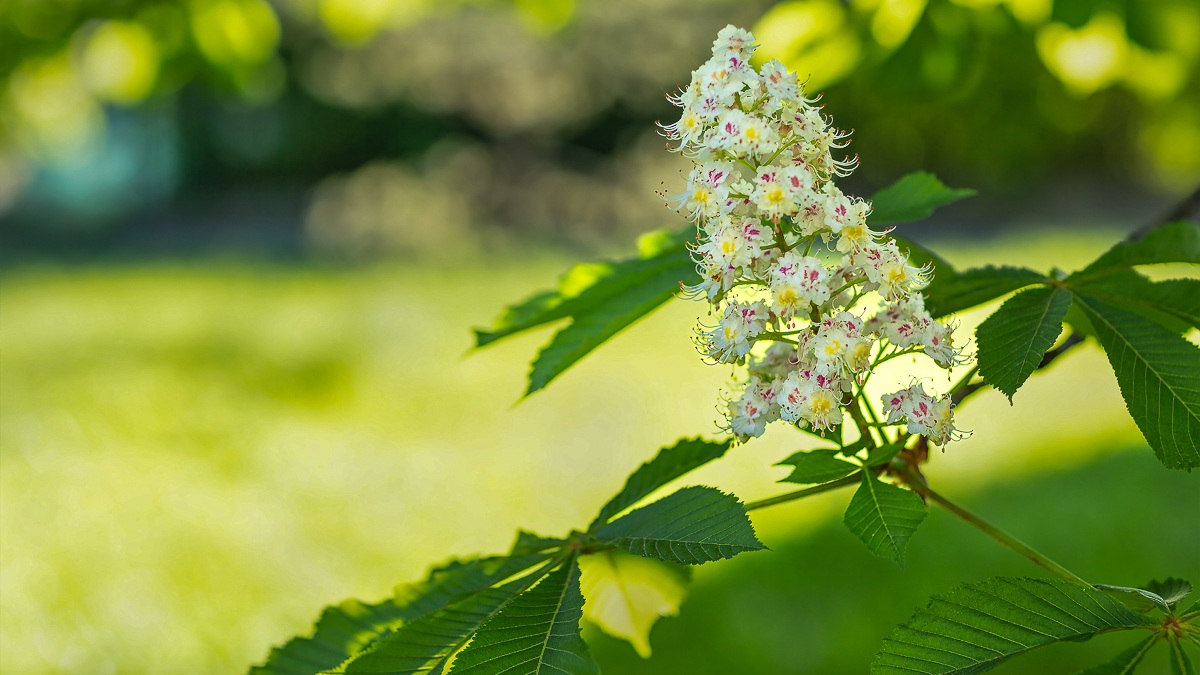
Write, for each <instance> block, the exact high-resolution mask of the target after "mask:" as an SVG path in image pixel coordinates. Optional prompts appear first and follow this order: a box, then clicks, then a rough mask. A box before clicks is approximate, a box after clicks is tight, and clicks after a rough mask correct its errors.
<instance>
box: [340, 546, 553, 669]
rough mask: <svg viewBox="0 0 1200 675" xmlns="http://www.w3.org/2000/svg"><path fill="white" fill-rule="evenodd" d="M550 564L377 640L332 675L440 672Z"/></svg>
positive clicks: (467, 596)
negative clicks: (347, 674) (489, 620)
mask: <svg viewBox="0 0 1200 675" xmlns="http://www.w3.org/2000/svg"><path fill="white" fill-rule="evenodd" d="M554 564H555V563H553V562H551V563H548V564H547V565H545V566H543V567H541V568H539V569H537V570H535V571H534V572H533V573H531V574H528V575H526V576H524V577H522V578H520V579H516V580H513V581H510V582H508V583H506V584H504V585H501V586H493V587H490V588H486V589H483V590H480V591H477V592H475V593H469V594H465V595H460V596H456V598H455V600H454V602H452V603H450V604H448V605H447V606H446V607H444V608H443V609H440V610H438V611H436V612H433V613H431V614H426V615H425V616H422V617H420V618H418V619H416V620H415V621H412V622H409V623H406V624H404V625H403V626H401V627H400V628H397V629H396V630H394V631H392V632H391V633H389V634H387V635H385V636H383V637H381V638H379V639H378V640H376V641H375V642H373V643H372V644H371V645H370V646H369V647H367V648H366V649H364V650H363V651H361V652H359V653H358V654H357V655H356V656H354V657H353V658H351V659H350V660H349V661H346V662H345V663H343V664H342V665H341V666H340V667H338V668H336V669H334V670H331V671H328V672H331V673H338V674H342V673H373V674H375V675H415V674H425V673H429V674H430V675H438V674H440V673H443V672H445V670H446V666H447V665H448V664H449V662H450V659H451V658H452V657H453V656H454V654H455V653H456V652H457V651H458V650H459V649H460V648H461V647H462V646H463V645H464V644H466V642H467V641H468V640H470V639H471V637H472V636H473V635H475V631H477V630H479V628H480V627H481V626H482V625H483V624H484V622H486V621H487V620H488V619H490V618H492V617H493V616H495V615H496V614H497V613H498V612H499V611H500V610H501V609H503V608H504V607H505V605H507V604H508V603H509V602H510V601H512V600H513V599H514V598H515V597H517V596H518V594H520V593H522V592H524V591H526V590H528V589H529V588H530V587H531V586H533V585H534V584H535V583H537V582H538V581H539V580H540V579H542V577H544V576H545V575H546V574H547V573H548V572H549V571H550V569H549V568H550V567H551V566H553V565H554Z"/></svg>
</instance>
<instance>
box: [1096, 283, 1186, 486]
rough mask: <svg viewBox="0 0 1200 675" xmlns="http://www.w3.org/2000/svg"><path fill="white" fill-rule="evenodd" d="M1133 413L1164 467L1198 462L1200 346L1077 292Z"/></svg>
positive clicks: (1129, 313) (1182, 467)
mask: <svg viewBox="0 0 1200 675" xmlns="http://www.w3.org/2000/svg"><path fill="white" fill-rule="evenodd" d="M1075 302H1077V303H1079V306H1080V307H1081V308H1082V309H1083V311H1084V313H1085V314H1086V315H1087V317H1088V320H1089V322H1090V323H1091V324H1092V328H1093V330H1094V331H1095V333H1096V338H1097V339H1098V340H1099V341H1100V344H1101V345H1102V346H1103V347H1104V351H1105V352H1106V353H1107V355H1108V361H1109V363H1110V364H1112V367H1113V371H1114V372H1115V373H1116V375H1117V383H1118V384H1119V385H1120V387H1121V396H1122V397H1123V398H1124V399H1125V405H1126V407H1127V408H1128V409H1129V414H1130V415H1131V416H1132V417H1133V421H1134V422H1136V423H1137V425H1138V428H1139V429H1141V430H1142V434H1143V435H1144V436H1145V437H1146V441H1147V442H1149V444H1150V447H1152V448H1153V449H1154V454H1155V455H1157V456H1158V460H1159V461H1160V462H1162V463H1163V465H1164V466H1166V467H1168V468H1172V469H1188V470H1190V469H1192V468H1193V467H1197V466H1200V347H1197V346H1196V345H1194V344H1192V343H1191V342H1188V341H1187V340H1185V339H1184V338H1182V337H1180V336H1178V335H1176V334H1174V333H1172V332H1170V331H1168V330H1167V329H1165V328H1163V327H1161V326H1159V325H1158V324H1155V323H1151V322H1149V321H1146V320H1144V319H1143V318H1142V317H1140V316H1138V315H1137V314H1133V313H1132V312H1128V311H1126V310H1123V309H1120V308H1118V307H1115V306H1113V305H1109V304H1106V303H1104V302H1101V301H1100V300H1097V299H1095V298H1091V297H1088V296H1086V295H1082V294H1079V293H1076V294H1075Z"/></svg>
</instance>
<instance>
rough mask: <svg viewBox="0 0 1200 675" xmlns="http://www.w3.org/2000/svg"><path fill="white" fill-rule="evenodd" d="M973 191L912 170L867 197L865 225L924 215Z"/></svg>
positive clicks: (918, 218)
mask: <svg viewBox="0 0 1200 675" xmlns="http://www.w3.org/2000/svg"><path fill="white" fill-rule="evenodd" d="M973 194H975V191H974V190H970V189H957V188H948V187H946V186H945V185H944V184H943V183H942V181H940V180H938V179H937V177H936V176H934V175H933V174H931V173H926V172H924V171H916V172H913V173H910V174H908V175H907V176H904V177H903V178H901V179H900V180H898V181H896V182H895V183H892V184H891V185H889V186H888V187H886V188H884V189H882V190H880V191H879V192H876V193H875V194H874V195H873V196H872V197H871V215H869V216H868V217H867V223H868V224H869V225H888V224H891V223H903V222H907V221H911V220H922V219H924V218H928V217H929V216H930V214H932V213H933V210H934V209H936V208H937V207H939V206H945V205H946V204H950V203H953V202H956V201H958V200H960V199H963V198H966V197H970V196H971V195H973Z"/></svg>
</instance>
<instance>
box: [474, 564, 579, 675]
mask: <svg viewBox="0 0 1200 675" xmlns="http://www.w3.org/2000/svg"><path fill="white" fill-rule="evenodd" d="M582 616H583V594H582V593H580V591H579V565H577V564H576V559H575V557H572V558H571V559H570V560H568V561H567V562H566V563H565V564H563V565H561V566H560V567H559V568H558V569H557V570H555V571H554V572H551V573H550V575H549V576H547V577H546V578H545V579H542V581H541V582H540V583H539V584H538V585H537V586H534V587H533V588H532V589H530V590H529V591H527V592H525V593H522V594H521V595H519V596H517V597H516V599H514V600H513V601H512V602H510V603H509V604H508V606H506V607H505V608H504V609H503V610H501V611H500V612H499V613H498V614H496V615H495V616H494V617H492V618H491V619H488V621H487V622H485V623H484V624H483V626H482V627H481V628H480V629H479V631H478V632H477V633H476V634H475V639H473V640H471V643H470V644H469V645H467V647H466V649H464V650H462V653H460V654H459V655H458V657H457V658H456V659H455V660H454V671H453V672H454V673H455V675H500V674H501V673H503V674H504V675H542V674H543V673H546V674H549V673H562V674H563V675H599V673H600V667H599V666H597V665H596V662H595V661H594V660H592V655H591V653H590V652H589V651H588V648H587V644H586V643H585V642H584V641H583V637H582V636H580V634H579V619H580V618H581V617H582Z"/></svg>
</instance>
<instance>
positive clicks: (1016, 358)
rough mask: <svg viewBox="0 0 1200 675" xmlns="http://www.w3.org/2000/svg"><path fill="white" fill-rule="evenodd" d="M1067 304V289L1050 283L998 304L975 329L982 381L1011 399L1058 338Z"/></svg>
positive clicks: (1068, 298) (977, 357)
mask: <svg viewBox="0 0 1200 675" xmlns="http://www.w3.org/2000/svg"><path fill="white" fill-rule="evenodd" d="M1070 306H1071V293H1070V291H1067V290H1065V289H1062V288H1055V287H1052V286H1046V287H1042V288H1031V289H1028V290H1024V291H1021V292H1020V293H1017V294H1016V295H1014V296H1012V297H1011V298H1009V299H1008V300H1006V301H1005V302H1004V304H1003V305H1000V308H999V309H997V310H996V311H995V312H994V313H993V314H992V315H991V316H989V317H988V318H987V319H986V320H985V321H984V322H983V323H981V324H979V327H978V328H977V329H976V330H975V341H976V343H977V344H978V345H979V350H978V352H977V354H976V359H977V360H978V362H979V374H980V375H982V376H983V379H984V381H986V382H987V383H988V384H990V385H992V386H993V387H995V388H996V389H999V390H1000V391H1002V392H1004V394H1005V395H1006V396H1008V400H1009V401H1010V402H1011V401H1012V397H1013V394H1014V393H1016V391H1017V389H1018V388H1020V386H1021V385H1022V384H1025V380H1027V379H1029V376H1030V375H1031V374H1032V373H1033V371H1034V370H1037V367H1038V364H1040V363H1041V362H1042V357H1043V356H1045V355H1046V350H1048V349H1050V347H1051V346H1052V345H1053V344H1054V341H1055V340H1057V339H1058V335H1059V333H1061V332H1062V320H1063V316H1065V315H1066V313H1067V308H1068V307H1070Z"/></svg>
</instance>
